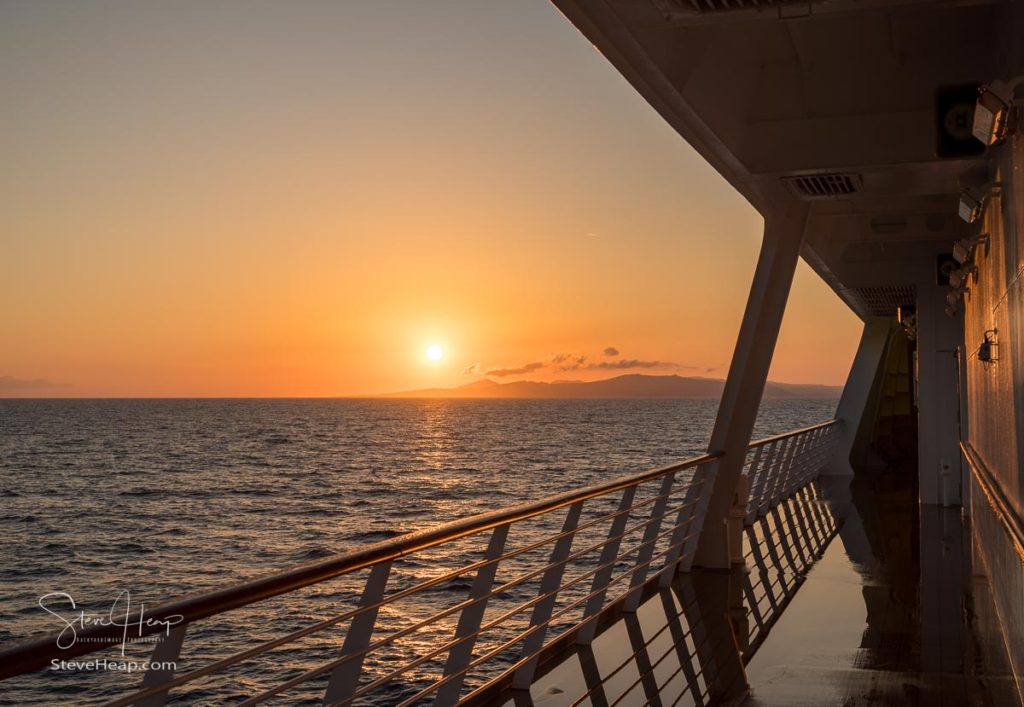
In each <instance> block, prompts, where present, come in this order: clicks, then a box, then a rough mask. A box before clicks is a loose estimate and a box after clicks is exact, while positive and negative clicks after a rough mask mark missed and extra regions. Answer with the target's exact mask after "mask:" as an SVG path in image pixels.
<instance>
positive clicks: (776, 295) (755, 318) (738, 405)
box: [695, 202, 807, 568]
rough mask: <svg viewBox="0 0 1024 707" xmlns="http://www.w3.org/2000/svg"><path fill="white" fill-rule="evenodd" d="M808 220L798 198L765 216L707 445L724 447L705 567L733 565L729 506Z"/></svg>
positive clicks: (705, 534)
mask: <svg viewBox="0 0 1024 707" xmlns="http://www.w3.org/2000/svg"><path fill="white" fill-rule="evenodd" d="M806 223H807V205H806V204H804V203H799V202H793V203H790V204H788V205H786V206H783V207H782V208H779V209H778V210H776V211H773V212H771V213H769V214H768V215H766V216H765V222H764V239H763V240H762V242H761V254H760V256H759V257H758V260H757V269H756V270H755V271H754V281H753V284H752V285H751V287H750V294H749V296H748V297H747V308H746V310H745V311H744V313H743V322H742V323H741V324H740V333H739V338H738V339H737V341H736V348H735V350H734V351H733V355H732V363H730V364H729V377H728V378H727V379H726V381H725V390H724V391H723V393H722V401H721V403H720V404H719V407H718V417H717V418H716V419H715V427H714V430H713V431H712V433H711V442H710V444H709V445H708V451H709V452H724V455H725V456H724V457H723V458H722V459H720V460H719V461H718V463H717V468H716V471H715V476H714V479H713V488H712V490H711V499H710V501H709V504H708V511H707V516H706V517H705V520H704V527H703V529H702V531H701V537H700V544H699V545H698V546H697V555H696V558H695V563H696V564H698V565H701V566H704V567H717V568H727V567H729V566H730V558H729V531H728V518H729V510H730V508H731V507H732V505H733V501H734V499H735V496H736V492H737V483H738V482H739V478H740V474H741V473H742V472H743V463H744V460H745V459H746V455H747V447H748V446H749V445H750V435H751V433H752V432H753V430H754V421H755V419H756V418H757V409H758V407H759V405H760V404H761V395H762V394H763V393H764V385H765V382H766V381H767V379H768V369H769V367H770V366H771V363H772V354H774V353H775V343H776V341H777V340H778V338H779V328H780V327H781V326H782V316H783V314H784V313H785V311H786V301H787V300H788V299H789V290H790V286H791V285H792V284H793V273H794V272H795V271H796V263H797V260H798V258H799V256H800V244H801V243H802V241H803V235H804V228H805V226H806Z"/></svg>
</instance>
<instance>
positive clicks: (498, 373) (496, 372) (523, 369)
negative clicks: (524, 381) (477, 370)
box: [486, 361, 544, 378]
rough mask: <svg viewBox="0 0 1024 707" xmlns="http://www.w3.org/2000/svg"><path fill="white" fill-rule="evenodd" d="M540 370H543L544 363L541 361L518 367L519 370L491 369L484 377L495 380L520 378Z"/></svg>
mask: <svg viewBox="0 0 1024 707" xmlns="http://www.w3.org/2000/svg"><path fill="white" fill-rule="evenodd" d="M540 368H544V363H543V362H542V361H534V362H533V363H528V364H526V365H525V366H520V367H519V368H492V369H491V370H489V371H487V373H486V375H488V376H494V377H495V378H504V377H505V376H521V375H523V374H524V373H530V372H531V371H536V370H537V369H540Z"/></svg>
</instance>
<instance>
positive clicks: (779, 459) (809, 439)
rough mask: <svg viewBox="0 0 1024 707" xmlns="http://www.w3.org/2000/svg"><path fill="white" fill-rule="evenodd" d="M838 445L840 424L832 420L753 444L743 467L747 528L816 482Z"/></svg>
mask: <svg viewBox="0 0 1024 707" xmlns="http://www.w3.org/2000/svg"><path fill="white" fill-rule="evenodd" d="M838 441H839V421H838V420H829V421H828V422H822V423H821V424H818V425H812V426H810V427H804V428H802V429H799V430H793V431H792V432H787V433H785V434H781V435H776V436H774V437H766V438H764V439H760V440H758V441H756V442H753V443H751V445H750V448H749V449H748V450H747V458H746V460H745V464H744V473H745V474H746V477H747V488H748V499H747V518H746V525H752V524H753V523H754V522H755V521H756V520H758V519H760V518H762V517H764V515H765V513H767V512H768V510H769V509H771V508H774V507H775V506H777V505H778V504H779V502H780V501H782V500H783V499H786V498H789V497H790V496H792V495H793V494H794V493H795V492H796V491H797V489H801V488H803V487H804V486H806V485H807V484H808V482H810V481H811V480H813V479H816V478H817V477H818V475H819V474H820V473H821V471H822V469H823V468H824V467H825V465H826V464H827V463H828V462H829V460H830V459H831V458H832V454H833V452H834V451H835V445H836V443H837V442H838Z"/></svg>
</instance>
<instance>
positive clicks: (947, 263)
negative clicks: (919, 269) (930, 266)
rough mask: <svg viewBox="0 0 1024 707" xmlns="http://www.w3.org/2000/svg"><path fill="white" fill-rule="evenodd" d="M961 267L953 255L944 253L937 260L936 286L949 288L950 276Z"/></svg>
mask: <svg viewBox="0 0 1024 707" xmlns="http://www.w3.org/2000/svg"><path fill="white" fill-rule="evenodd" d="M958 267H960V263H958V262H956V259H955V258H954V257H953V254H952V253H943V254H942V255H940V256H939V257H937V258H936V259H935V284H936V285H942V286H943V287H949V274H950V273H951V272H953V271H954V270H956V269H957V268H958Z"/></svg>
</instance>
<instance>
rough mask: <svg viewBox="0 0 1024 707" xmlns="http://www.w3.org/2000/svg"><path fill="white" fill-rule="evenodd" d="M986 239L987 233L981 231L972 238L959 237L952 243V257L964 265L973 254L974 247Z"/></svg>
mask: <svg viewBox="0 0 1024 707" xmlns="http://www.w3.org/2000/svg"><path fill="white" fill-rule="evenodd" d="M987 241H988V234H987V233H982V234H979V235H977V236H974V237H972V238H961V239H960V240H958V241H957V242H956V243H954V244H953V259H954V260H956V262H958V263H960V264H961V265H964V264H965V263H967V262H968V261H969V260H970V259H971V258H972V257H973V256H974V249H975V247H976V246H977V245H978V244H979V243H985V242H987Z"/></svg>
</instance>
